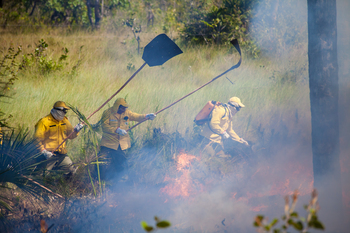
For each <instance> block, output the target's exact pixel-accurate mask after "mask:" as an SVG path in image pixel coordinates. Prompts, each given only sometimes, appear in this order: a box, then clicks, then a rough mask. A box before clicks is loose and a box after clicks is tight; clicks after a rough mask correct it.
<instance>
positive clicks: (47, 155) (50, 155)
mask: <svg viewBox="0 0 350 233" xmlns="http://www.w3.org/2000/svg"><path fill="white" fill-rule="evenodd" d="M41 154H43V155H44V156H45V158H46V159H49V158H51V157H52V156H53V153H52V152H50V151H48V150H43V151H42V152H41Z"/></svg>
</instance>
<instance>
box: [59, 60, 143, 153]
mask: <svg viewBox="0 0 350 233" xmlns="http://www.w3.org/2000/svg"><path fill="white" fill-rule="evenodd" d="M146 64H147V63H146V62H145V63H143V65H142V66H141V67H140V68H139V69H138V70H136V71H135V73H134V74H133V75H132V76H131V77H130V78H129V79H128V80H127V81H126V82H125V83H124V85H123V86H121V87H120V88H119V90H118V91H117V92H116V93H114V94H113V95H112V96H111V97H110V98H109V99H108V100H107V101H106V102H104V103H103V104H102V105H101V106H100V107H99V108H98V109H96V110H95V111H94V112H93V113H91V114H90V115H89V116H88V117H87V118H86V119H87V120H88V119H89V118H90V117H92V116H93V115H94V114H95V113H96V112H98V111H99V110H101V108H103V107H104V106H105V105H106V104H107V103H108V102H109V101H110V100H111V99H113V97H114V96H116V95H117V94H118V93H119V92H120V91H121V90H122V89H123V88H124V87H125V86H126V84H128V83H129V82H130V81H131V79H133V78H134V77H135V75H136V74H137V73H138V72H140V70H142V68H143V67H145V65H146ZM83 124H85V122H83ZM73 133H74V130H73V131H72V132H71V133H70V134H69V135H68V136H67V137H66V138H65V139H64V140H63V141H62V142H61V143H60V144H59V145H58V146H57V147H56V148H55V149H54V150H53V151H52V152H54V151H56V150H57V149H58V148H60V146H62V145H63V143H64V142H65V141H67V139H68V138H70V137H71V136H72V135H73Z"/></svg>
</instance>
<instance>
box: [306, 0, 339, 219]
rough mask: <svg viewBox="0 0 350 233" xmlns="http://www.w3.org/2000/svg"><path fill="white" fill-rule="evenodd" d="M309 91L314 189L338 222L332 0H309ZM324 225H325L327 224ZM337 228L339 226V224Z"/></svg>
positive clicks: (337, 148) (337, 162) (337, 133)
mask: <svg viewBox="0 0 350 233" xmlns="http://www.w3.org/2000/svg"><path fill="white" fill-rule="evenodd" d="M307 5H308V37H309V48H308V56H309V78H310V80H309V87H310V107H311V123H312V126H311V127H312V152H313V170H314V185H315V187H316V188H317V189H318V190H319V191H320V198H321V199H322V198H327V200H326V201H321V202H322V203H329V206H327V207H326V208H325V210H327V212H328V214H329V216H331V217H333V219H330V220H332V221H334V220H338V221H339V220H341V216H342V214H343V211H342V205H341V200H342V195H341V184H340V162H339V152H340V151H339V122H338V92H339V85H338V61H337V21H336V16H337V14H336V1H335V0H308V1H307ZM326 225H327V224H326ZM338 225H340V224H338Z"/></svg>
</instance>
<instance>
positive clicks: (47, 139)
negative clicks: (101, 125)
mask: <svg viewBox="0 0 350 233" xmlns="http://www.w3.org/2000/svg"><path fill="white" fill-rule="evenodd" d="M69 109H70V108H69V107H67V105H66V104H65V102H63V101H57V102H56V103H55V104H54V105H53V108H52V109H51V111H50V114H49V115H47V116H45V117H44V118H41V119H40V120H39V121H38V123H36V125H35V134H34V137H35V139H36V140H37V143H38V145H39V149H40V151H41V153H42V155H43V156H44V157H45V159H46V160H47V161H46V162H45V163H44V164H45V166H46V168H45V169H46V170H60V171H64V174H65V176H66V178H69V177H71V176H72V175H73V174H74V173H75V170H76V169H75V168H74V166H73V163H72V160H71V159H70V158H69V156H68V155H67V149H66V142H64V143H63V144H62V145H61V146H60V147H59V148H58V149H56V148H57V147H58V146H59V144H60V143H62V141H63V140H64V139H65V138H67V137H68V136H69V135H70V134H71V133H72V132H73V134H72V135H71V136H70V137H69V138H68V139H71V140H72V139H74V138H76V137H77V135H78V133H79V131H80V130H81V129H82V128H83V126H84V125H83V124H82V123H79V124H77V125H76V126H75V127H74V128H73V127H72V125H71V123H70V122H69V121H68V118H67V117H66V116H65V115H66V113H67V111H68V110H69ZM55 149H56V150H55ZM54 150H55V151H54Z"/></svg>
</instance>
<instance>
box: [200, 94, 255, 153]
mask: <svg viewBox="0 0 350 233" xmlns="http://www.w3.org/2000/svg"><path fill="white" fill-rule="evenodd" d="M244 107H245V105H244V104H243V103H242V102H241V100H240V99H239V98H238V97H232V98H230V99H229V101H228V103H227V104H221V105H218V106H216V107H215V108H214V110H213V111H212V117H211V119H210V121H209V122H208V123H207V124H205V126H204V128H203V130H202V132H201V135H202V136H204V137H205V139H204V141H205V143H204V145H206V146H205V147H204V151H203V152H204V153H206V154H208V155H209V156H210V157H211V156H214V155H217V156H219V157H228V155H227V154H226V153H225V151H227V150H224V144H225V146H226V144H227V143H224V142H227V141H230V142H232V143H230V144H231V145H234V146H236V147H242V146H243V147H245V146H249V144H248V142H247V141H246V140H244V139H243V138H241V137H239V136H238V135H237V134H236V132H235V131H234V130H233V129H232V126H233V125H232V117H233V116H234V115H236V113H237V112H239V111H240V110H241V108H244ZM227 139H232V140H227ZM227 149H229V148H227Z"/></svg>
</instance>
